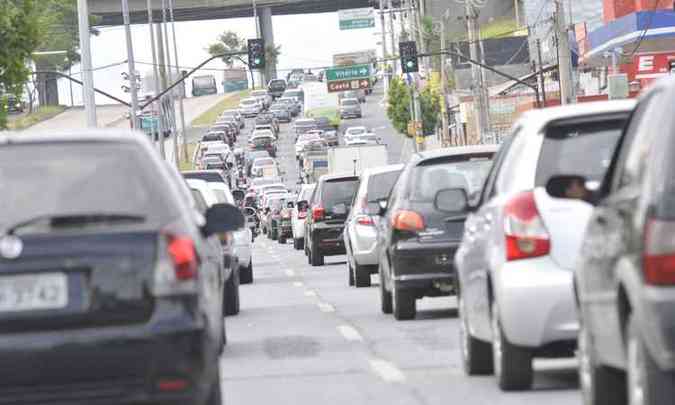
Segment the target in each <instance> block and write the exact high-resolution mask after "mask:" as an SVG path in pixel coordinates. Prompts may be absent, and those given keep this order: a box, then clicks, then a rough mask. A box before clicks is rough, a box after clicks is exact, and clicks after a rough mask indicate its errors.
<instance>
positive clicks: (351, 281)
mask: <svg viewBox="0 0 675 405" xmlns="http://www.w3.org/2000/svg"><path fill="white" fill-rule="evenodd" d="M347 273H349V275H348V276H347V278H348V279H349V280H348V284H349V286H350V287H351V286H353V285H354V268H352V265H351V264H350V263H349V259H347Z"/></svg>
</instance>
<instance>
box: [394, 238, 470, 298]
mask: <svg viewBox="0 0 675 405" xmlns="http://www.w3.org/2000/svg"><path fill="white" fill-rule="evenodd" d="M457 247H458V243H455V242H429V243H419V242H417V241H401V242H397V243H396V245H395V246H394V248H393V249H392V251H391V256H390V257H391V262H392V266H393V268H392V281H393V283H394V286H395V287H396V288H397V289H415V290H419V291H422V292H423V293H424V295H427V296H442V295H449V294H450V293H451V292H452V291H453V286H454V283H455V277H456V271H455V266H454V263H453V257H454V255H455V251H456V250H457Z"/></svg>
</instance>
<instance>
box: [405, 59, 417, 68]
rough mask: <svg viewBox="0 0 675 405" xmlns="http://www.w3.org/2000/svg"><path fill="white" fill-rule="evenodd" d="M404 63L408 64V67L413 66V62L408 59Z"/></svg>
mask: <svg viewBox="0 0 675 405" xmlns="http://www.w3.org/2000/svg"><path fill="white" fill-rule="evenodd" d="M406 65H408V67H409V68H411V67H413V66H415V62H413V61H411V60H409V61H408V63H406Z"/></svg>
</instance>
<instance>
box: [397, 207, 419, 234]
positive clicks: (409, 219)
mask: <svg viewBox="0 0 675 405" xmlns="http://www.w3.org/2000/svg"><path fill="white" fill-rule="evenodd" d="M391 226H392V227H393V228H394V229H396V230H398V231H405V232H419V231H423V230H424V218H422V215H420V214H418V213H417V212H415V211H406V210H401V211H397V212H396V214H394V216H393V217H392V219H391Z"/></svg>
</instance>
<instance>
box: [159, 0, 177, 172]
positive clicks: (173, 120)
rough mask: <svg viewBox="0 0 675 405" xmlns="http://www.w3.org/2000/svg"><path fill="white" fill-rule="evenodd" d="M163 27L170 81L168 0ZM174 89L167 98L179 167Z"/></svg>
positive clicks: (172, 138) (174, 154)
mask: <svg viewBox="0 0 675 405" xmlns="http://www.w3.org/2000/svg"><path fill="white" fill-rule="evenodd" d="M162 28H163V30H164V32H163V34H164V46H165V51H164V52H165V53H166V67H167V71H168V77H169V82H173V80H171V48H170V47H169V31H168V24H167V15H166V0H162ZM173 94H174V92H173V90H172V91H171V92H170V93H169V94H168V96H169V98H168V99H167V104H168V109H169V117H168V119H169V127H170V128H171V141H172V149H173V163H174V164H175V165H176V167H178V164H179V159H178V129H177V127H178V126H177V125H176V105H175V98H174V96H173Z"/></svg>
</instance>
